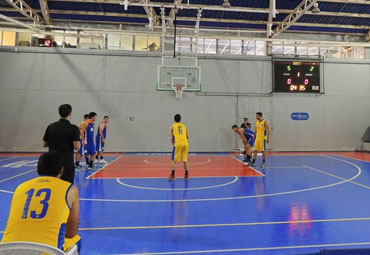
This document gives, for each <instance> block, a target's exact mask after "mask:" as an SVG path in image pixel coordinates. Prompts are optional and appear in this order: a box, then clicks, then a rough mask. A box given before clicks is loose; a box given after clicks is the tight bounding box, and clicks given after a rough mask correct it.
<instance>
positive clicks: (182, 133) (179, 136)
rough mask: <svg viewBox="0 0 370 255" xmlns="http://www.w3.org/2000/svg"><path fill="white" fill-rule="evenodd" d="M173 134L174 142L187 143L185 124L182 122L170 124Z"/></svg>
mask: <svg viewBox="0 0 370 255" xmlns="http://www.w3.org/2000/svg"><path fill="white" fill-rule="evenodd" d="M172 129H173V136H174V137H175V143H187V142H188V138H187V136H186V134H187V132H186V126H185V124H183V123H180V122H179V123H174V124H173V125H172Z"/></svg>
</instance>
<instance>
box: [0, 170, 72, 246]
mask: <svg viewBox="0 0 370 255" xmlns="http://www.w3.org/2000/svg"><path fill="white" fill-rule="evenodd" d="M70 187H72V184H71V183H69V182H66V181H63V180H61V179H59V178H56V177H46V176H42V177H38V178H35V179H32V180H30V181H27V182H25V183H23V184H21V185H19V186H18V188H17V189H16V191H15V192H14V195H13V198H12V203H11V207H10V213H9V219H8V223H7V226H6V230H5V233H4V236H3V239H2V241H1V242H2V243H6V242H14V241H26V242H36V243H43V244H48V245H51V246H54V247H57V248H59V249H61V250H63V244H64V238H65V234H66V223H67V220H68V216H69V212H70V208H69V205H68V202H67V192H68V190H69V189H70Z"/></svg>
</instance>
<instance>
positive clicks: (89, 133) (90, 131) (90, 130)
mask: <svg viewBox="0 0 370 255" xmlns="http://www.w3.org/2000/svg"><path fill="white" fill-rule="evenodd" d="M86 141H87V143H89V142H90V143H91V142H94V123H89V125H87V128H86Z"/></svg>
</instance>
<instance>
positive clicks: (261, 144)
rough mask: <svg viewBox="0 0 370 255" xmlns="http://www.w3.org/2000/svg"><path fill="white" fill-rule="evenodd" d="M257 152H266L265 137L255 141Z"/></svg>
mask: <svg viewBox="0 0 370 255" xmlns="http://www.w3.org/2000/svg"><path fill="white" fill-rule="evenodd" d="M253 149H254V150H255V151H265V149H266V139H265V138H264V137H257V138H256V140H255V141H254V148H253Z"/></svg>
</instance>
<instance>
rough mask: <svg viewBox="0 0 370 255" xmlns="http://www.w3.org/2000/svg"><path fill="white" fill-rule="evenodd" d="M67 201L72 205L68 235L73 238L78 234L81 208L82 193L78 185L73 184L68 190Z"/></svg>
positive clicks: (68, 222) (68, 221)
mask: <svg viewBox="0 0 370 255" xmlns="http://www.w3.org/2000/svg"><path fill="white" fill-rule="evenodd" d="M67 201H68V205H69V207H70V212H69V217H68V220H67V229H66V237H67V238H72V237H74V236H75V235H76V234H77V230H78V214H79V210H80V195H79V193H78V189H77V187H76V186H72V187H71V188H70V190H69V191H68V194H67Z"/></svg>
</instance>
